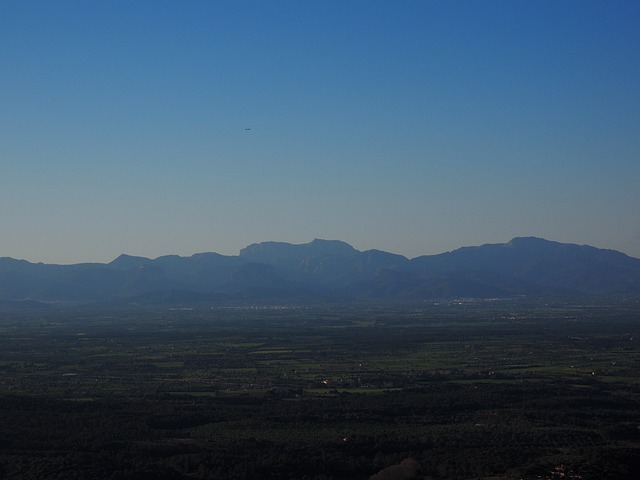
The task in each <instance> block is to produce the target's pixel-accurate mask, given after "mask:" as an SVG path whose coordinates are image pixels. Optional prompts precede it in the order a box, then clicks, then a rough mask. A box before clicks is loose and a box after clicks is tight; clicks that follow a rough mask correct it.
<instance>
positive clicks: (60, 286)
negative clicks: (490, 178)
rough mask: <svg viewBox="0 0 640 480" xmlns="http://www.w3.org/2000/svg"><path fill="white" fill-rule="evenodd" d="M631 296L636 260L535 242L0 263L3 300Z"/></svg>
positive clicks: (305, 247)
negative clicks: (415, 251)
mask: <svg viewBox="0 0 640 480" xmlns="http://www.w3.org/2000/svg"><path fill="white" fill-rule="evenodd" d="M639 294H640V260H639V259H636V258H632V257H629V256H627V255H625V254H623V253H620V252H617V251H613V250H603V249H598V248H594V247H590V246H586V245H574V244H565V243H558V242H553V241H549V240H544V239H541V238H534V237H527V238H514V239H513V240H511V241H509V242H507V243H501V244H488V245H482V246H474V247H464V248H460V249H458V250H454V251H452V252H447V253H442V254H439V255H426V256H421V257H417V258H414V259H408V258H406V257H404V256H402V255H396V254H393V253H389V252H383V251H379V250H368V251H359V250H356V249H355V248H353V247H352V246H351V245H349V244H347V243H344V242H341V241H337V240H314V241H312V242H310V243H307V244H300V245H295V244H290V243H284V242H264V243H257V244H253V245H250V246H248V247H246V248H244V249H243V250H242V251H241V252H240V254H239V255H237V256H225V255H220V254H217V253H199V254H196V255H193V256H191V257H180V256H177V255H167V256H162V257H158V258H156V259H149V258H145V257H132V256H128V255H121V256H120V257H118V258H117V259H115V260H114V261H112V262H110V263H108V264H100V263H84V264H76V265H48V264H42V263H37V264H35V263H30V262H28V261H25V260H15V259H12V258H6V257H5V258H0V300H2V301H26V300H28V301H39V302H97V301H101V302H104V301H140V302H143V303H154V302H159V303H181V302H182V303H193V302H221V301H241V302H269V301H292V302H314V301H336V300H340V301H348V300H357V301H373V300H376V301H377V300H389V301H398V300H428V299H437V298H452V297H509V296H523V295H524V296H545V295H547V296H548V295H553V296H559V295H570V296H576V295H590V296H594V295H596V296H597V295H639Z"/></svg>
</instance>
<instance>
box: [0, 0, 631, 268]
mask: <svg viewBox="0 0 640 480" xmlns="http://www.w3.org/2000/svg"><path fill="white" fill-rule="evenodd" d="M0 65H1V66H0V256H11V257H14V258H24V259H27V260H30V261H42V262H51V263H78V262H86V261H98V262H108V261H111V260H113V259H114V258H115V257H117V256H118V255H119V254H120V253H128V254H132V255H143V256H147V257H152V258H154V257H157V256H160V255H165V254H179V255H192V254H194V253H197V252H203V251H215V252H218V253H223V254H229V255H235V254H237V253H238V251H239V250H240V249H241V248H243V247H244V246H246V245H248V244H250V243H254V242H261V241H267V240H276V241H286V242H291V243H306V242H309V241H311V240H312V239H314V238H327V239H340V240H344V241H346V242H349V243H351V244H352V245H353V246H354V247H356V248H358V249H360V250H366V249H371V248H377V249H381V250H387V251H391V252H395V253H400V254H403V255H406V256H408V257H415V256H418V255H423V254H435V253H441V252H444V251H448V250H453V249H455V248H458V247H460V246H465V245H480V244H483V243H501V242H506V241H509V240H510V239H511V238H512V237H515V236H530V235H532V236H538V237H544V238H547V239H550V240H556V241H561V242H570V243H578V244H590V245H593V246H596V247H601V248H611V249H616V250H621V251H623V252H625V253H627V254H629V255H632V256H635V257H640V2H638V1H622V0H621V1H616V2H608V1H588V0H579V1H572V0H563V1H556V0H554V1H544V0H532V1H517V0H504V1H499V0H488V1H482V2H479V1H476V0H468V1H456V0H452V1H439V0H438V1H436V0H433V1H429V0H423V1H409V0H406V1H404V0H403V1H396V0H388V1H374V0H362V1H356V0H347V1H345V0H340V1H329V0H323V1H305V0H295V1H281V0H273V1H258V0H254V1H243V0H234V1H212V2H210V1H195V0H182V1H178V0H176V1H161V0H153V1H131V0H127V1H117V0H108V1H86V0H82V1H67V0H60V1H55V2H54V1H29V0H0ZM247 129H250V130H247Z"/></svg>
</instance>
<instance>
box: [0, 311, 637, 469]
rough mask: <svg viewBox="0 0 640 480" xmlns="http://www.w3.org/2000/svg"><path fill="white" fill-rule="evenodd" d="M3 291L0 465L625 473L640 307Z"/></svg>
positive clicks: (633, 436) (633, 434) (632, 453)
mask: <svg viewBox="0 0 640 480" xmlns="http://www.w3.org/2000/svg"><path fill="white" fill-rule="evenodd" d="M94 309H95V307H70V306H65V307H60V308H59V309H51V308H49V309H46V310H40V309H38V308H28V307H15V308H14V307H11V306H6V307H5V309H4V310H3V311H2V315H1V317H0V319H1V320H0V431H1V432H2V436H1V437H0V478H7V479H33V478H38V479H42V480H45V479H65V480H67V479H96V478H103V479H113V480H116V479H147V478H148V479H173V478H183V479H188V478H191V479H247V480H248V479H307V480H310V479H316V480H320V479H344V480H347V479H349V480H354V479H355V480H357V479H369V478H371V479H376V480H381V479H403V478H419V479H427V478H432V479H444V478H460V479H471V478H487V479H488V478H528V479H535V478H544V479H551V478H574V479H578V478H582V479H602V478H616V479H627V478H628V479H631V478H638V475H639V474H640V433H639V430H638V428H639V426H640V349H639V347H638V342H639V341H640V317H639V315H640V305H639V304H638V303H637V302H630V301H622V300H615V301H611V302H609V303H597V304H595V303H594V304H569V303H566V302H558V303H554V304H551V303H543V302H539V303H535V302H525V301H524V300H523V301H511V300H510V301H506V300H504V301H499V300H494V301H451V302H448V303H440V304H437V303H424V304H419V305H417V304H416V305H413V304H412V305H407V304H405V305H401V306H395V307H391V306H388V305H387V306H372V305H367V306H362V307H358V306H349V307H345V306H317V307H299V306H288V305H280V306H273V305H270V306H263V307H243V306H232V305H227V306H224V307H221V306H216V307H214V308H211V307H208V308H204V307H198V308H193V309H191V308H160V307H153V308H143V307H138V308H133V307H127V308H126V309H124V308H123V309H117V308H116V307H110V308H109V309H103V310H101V311H97V310H94Z"/></svg>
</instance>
